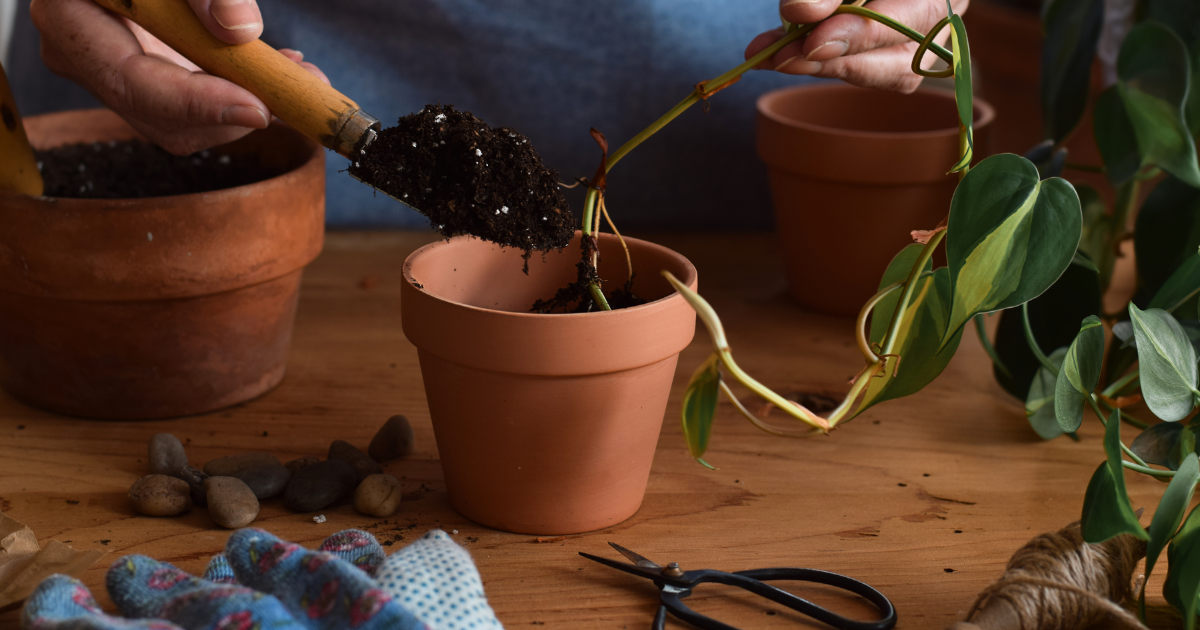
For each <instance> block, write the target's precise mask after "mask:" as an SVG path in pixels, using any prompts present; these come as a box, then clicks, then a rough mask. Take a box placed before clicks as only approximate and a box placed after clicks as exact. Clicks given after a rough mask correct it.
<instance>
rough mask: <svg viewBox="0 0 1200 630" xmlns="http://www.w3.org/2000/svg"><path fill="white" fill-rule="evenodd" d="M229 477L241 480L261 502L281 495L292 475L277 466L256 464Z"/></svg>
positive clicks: (285, 469)
mask: <svg viewBox="0 0 1200 630" xmlns="http://www.w3.org/2000/svg"><path fill="white" fill-rule="evenodd" d="M229 476H230V477H236V478H238V479H241V480H242V482H243V483H245V484H246V485H247V486H249V487H250V490H251V491H253V492H254V496H255V497H258V499H259V500H262V499H270V498H272V497H277V496H279V495H281V494H283V489H284V488H286V487H287V484H288V480H290V479H291V478H292V473H291V472H290V471H288V469H287V468H284V467H283V466H281V465H279V464H257V465H255V466H251V467H249V468H243V469H241V470H238V471H235V472H233V473H230V475H229Z"/></svg>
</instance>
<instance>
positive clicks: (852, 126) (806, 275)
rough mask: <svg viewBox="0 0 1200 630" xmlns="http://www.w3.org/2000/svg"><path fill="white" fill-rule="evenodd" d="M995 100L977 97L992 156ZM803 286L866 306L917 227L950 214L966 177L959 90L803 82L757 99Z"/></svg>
mask: <svg viewBox="0 0 1200 630" xmlns="http://www.w3.org/2000/svg"><path fill="white" fill-rule="evenodd" d="M993 117H994V115H993V112H992V108H991V106H989V105H988V104H987V103H985V102H982V101H980V100H978V99H977V100H976V101H975V124H974V126H975V150H976V153H977V154H978V155H986V146H987V144H988V137H989V130H990V124H991V122H992V119H993ZM758 152H759V155H760V156H761V157H762V159H763V161H765V162H766V163H767V167H768V174H769V178H770V184H771V196H772V199H773V201H774V205H775V229H776V231H777V232H778V234H779V237H780V239H781V240H782V251H783V259H784V264H785V267H786V271H787V276H788V284H789V287H790V290H791V293H792V295H793V296H794V297H795V298H796V299H797V300H798V301H799V302H800V303H801V304H803V305H805V306H806V307H809V308H811V309H814V310H818V311H823V312H826V313H831V314H835V315H847V316H853V315H857V314H858V311H859V309H860V308H861V307H862V305H863V303H864V302H866V300H867V299H868V298H870V297H871V296H872V295H874V293H875V291H876V289H878V287H879V278H880V277H881V276H882V275H883V272H884V270H885V269H886V268H887V265H888V263H889V262H890V261H891V260H892V257H893V256H895V255H896V253H897V252H899V251H900V250H901V249H902V248H903V247H904V246H905V245H907V244H909V243H912V238H911V237H910V232H912V231H913V230H922V229H926V230H927V229H933V227H934V226H936V225H937V223H938V222H939V221H941V220H942V219H943V218H944V217H945V216H946V215H947V214H948V213H949V212H950V199H951V197H952V196H953V195H954V188H955V186H956V185H957V184H958V177H957V176H955V175H947V174H946V171H948V170H949V169H950V167H951V166H953V165H954V163H955V162H957V161H958V156H959V154H958V114H957V110H956V108H955V105H954V95H953V93H951V92H949V91H941V90H932V89H921V90H918V91H917V92H915V93H913V94H908V95H905V94H898V93H894V92H881V91H878V90H868V89H864V88H858V87H853V86H850V85H846V84H843V83H818V84H809V85H801V86H798V87H792V88H786V89H782V90H776V91H774V92H769V93H767V94H765V95H763V96H762V97H761V98H759V99H758Z"/></svg>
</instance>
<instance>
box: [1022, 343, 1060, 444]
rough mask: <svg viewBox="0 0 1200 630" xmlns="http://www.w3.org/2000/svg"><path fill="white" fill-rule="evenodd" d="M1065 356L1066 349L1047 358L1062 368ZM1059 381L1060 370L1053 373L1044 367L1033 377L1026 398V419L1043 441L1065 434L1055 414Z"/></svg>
mask: <svg viewBox="0 0 1200 630" xmlns="http://www.w3.org/2000/svg"><path fill="white" fill-rule="evenodd" d="M1065 356H1067V349H1066V348H1065V347H1064V348H1059V349H1057V350H1055V351H1054V352H1052V353H1050V356H1048V357H1046V358H1047V359H1050V363H1053V364H1054V365H1056V366H1060V367H1061V366H1062V362H1063V357H1065ZM1057 381H1058V370H1055V371H1053V372H1051V371H1050V370H1048V369H1046V367H1045V366H1042V367H1041V368H1039V369H1038V371H1037V374H1036V375H1035V376H1034V377H1033V382H1032V383H1030V385H1029V395H1028V396H1027V397H1026V398H1025V417H1026V418H1027V419H1028V420H1029V426H1031V427H1033V430H1034V431H1035V432H1037V434H1038V435H1039V436H1041V438H1042V439H1043V440H1052V439H1054V438H1056V437H1058V436H1060V435H1062V434H1063V430H1062V427H1060V426H1059V425H1058V418H1057V417H1056V416H1055V414H1054V386H1055V383H1056V382H1057Z"/></svg>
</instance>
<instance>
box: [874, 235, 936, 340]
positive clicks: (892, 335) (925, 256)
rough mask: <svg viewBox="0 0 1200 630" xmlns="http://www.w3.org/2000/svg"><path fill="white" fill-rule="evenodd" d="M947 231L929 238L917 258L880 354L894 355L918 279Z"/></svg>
mask: <svg viewBox="0 0 1200 630" xmlns="http://www.w3.org/2000/svg"><path fill="white" fill-rule="evenodd" d="M946 232H947V230H941V231H939V232H936V233H935V234H934V235H933V236H930V237H929V241H928V242H926V243H925V249H922V250H921V255H920V256H918V257H917V262H916V264H914V265H913V268H912V271H910V272H909V273H908V280H906V281H905V283H904V293H903V294H901V295H900V303H899V304H897V305H896V312H895V313H894V314H893V315H892V323H891V326H889V327H888V332H887V336H886V337H884V339H883V351H882V352H880V353H879V354H881V355H882V354H892V350H893V349H894V348H895V347H896V336H897V335H898V334H899V332H900V323H901V322H902V321H904V311H905V310H907V309H908V303H909V301H911V300H912V294H913V291H915V290H916V287H917V278H918V277H919V276H920V275H921V272H922V271H923V270H924V269H925V263H927V262H929V259H930V258H932V257H933V250H935V249H937V246H938V243H941V242H942V239H943V238H945V237H946Z"/></svg>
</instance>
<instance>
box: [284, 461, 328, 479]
mask: <svg viewBox="0 0 1200 630" xmlns="http://www.w3.org/2000/svg"><path fill="white" fill-rule="evenodd" d="M319 461H321V458H320V457H299V458H296V459H293V460H292V461H290V462H288V463H286V464H284V465H283V467H284V468H287V469H288V472H290V473H292V474H293V475H294V474H296V473H297V472H299V471H300V469H301V468H304V467H305V466H311V465H313V464H315V463H317V462H319Z"/></svg>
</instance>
